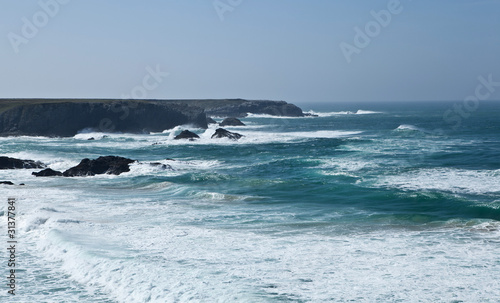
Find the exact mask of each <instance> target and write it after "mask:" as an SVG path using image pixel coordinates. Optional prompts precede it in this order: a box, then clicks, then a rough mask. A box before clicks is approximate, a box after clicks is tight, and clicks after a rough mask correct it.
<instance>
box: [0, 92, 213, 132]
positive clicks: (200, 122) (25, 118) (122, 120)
mask: <svg viewBox="0 0 500 303" xmlns="http://www.w3.org/2000/svg"><path fill="white" fill-rule="evenodd" d="M182 124H192V125H195V126H197V127H202V128H206V127H207V122H206V115H205V113H204V111H203V109H201V108H199V107H194V106H189V105H186V104H173V103H171V104H168V103H161V102H143V101H122V100H119V101H110V100H107V101H103V102H84V101H71V102H61V101H59V102H51V101H47V102H32V103H26V104H18V105H15V106H10V108H8V109H6V110H4V111H3V112H1V113H0V135H3V136H9V135H31V136H56V137H68V136H74V135H75V134H77V133H78V132H79V131H81V130H83V129H92V130H95V131H102V132H126V133H145V132H159V131H162V130H165V129H169V128H173V127H175V126H178V125H182Z"/></svg>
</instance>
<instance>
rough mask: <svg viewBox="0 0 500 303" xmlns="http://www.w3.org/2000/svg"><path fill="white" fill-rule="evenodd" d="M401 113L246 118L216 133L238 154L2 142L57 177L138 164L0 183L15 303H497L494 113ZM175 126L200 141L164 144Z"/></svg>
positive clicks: (81, 137) (6, 150) (221, 148)
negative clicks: (99, 163)
mask: <svg viewBox="0 0 500 303" xmlns="http://www.w3.org/2000/svg"><path fill="white" fill-rule="evenodd" d="M406 106H407V108H405V107H401V106H399V107H396V106H394V105H390V106H389V105H379V106H378V107H377V106H374V105H360V106H357V107H351V108H348V107H346V108H339V106H336V107H332V108H325V109H323V110H318V109H316V110H315V111H314V112H310V113H311V114H317V115H318V117H307V118H293V119H289V118H283V117H280V118H275V117H268V116H261V115H249V116H248V117H246V118H244V119H242V120H243V122H244V123H245V124H247V125H248V127H227V129H228V130H230V131H233V132H238V133H241V134H243V135H244V136H245V137H243V138H242V139H241V140H239V141H231V140H225V139H220V140H219V139H211V135H212V134H213V133H214V132H215V129H216V128H217V126H216V125H211V126H210V128H209V129H207V130H204V129H197V128H193V127H191V126H188V125H185V126H180V127H176V128H174V129H171V130H165V131H164V132H161V133H154V134H102V133H81V134H78V135H76V136H75V137H73V138H43V137H18V138H0V141H1V145H0V154H1V155H5V156H10V157H16V158H23V159H32V160H40V161H42V162H44V163H46V164H47V165H48V166H49V167H51V168H53V169H56V170H60V171H64V170H65V169H68V168H70V167H71V166H74V165H76V164H78V163H79V161H80V160H81V159H83V158H97V157H99V156H106V155H117V156H124V157H129V158H132V159H135V160H138V162H136V163H133V164H132V165H131V167H130V172H127V173H124V174H121V175H119V176H114V175H100V176H95V177H86V178H62V177H49V178H35V177H34V176H32V175H31V173H32V172H34V171H38V170H32V169H28V170H0V180H10V181H12V182H14V183H15V184H16V185H15V186H7V185H0V190H1V192H2V197H4V198H3V199H4V201H3V202H1V203H0V213H2V214H3V216H1V220H0V226H3V227H5V226H7V221H6V220H7V219H6V216H5V213H6V211H7V203H6V201H7V197H16V198H17V199H18V219H17V220H18V221H17V222H18V226H17V228H18V236H19V247H20V254H19V264H20V267H21V269H22V270H21V271H20V272H19V277H20V278H19V282H18V283H19V284H18V285H19V292H18V293H19V295H18V296H16V299H19V300H18V301H19V302H107V303H108V302H432V301H436V300H438V301H442V302H496V301H497V299H498V298H499V297H500V285H499V284H500V282H499V280H498V276H500V257H499V256H500V223H499V222H500V191H499V186H498V185H499V184H500V179H499V178H500V164H499V162H498V151H499V150H500V124H499V123H500V122H499V121H498V118H497V117H498V114H499V113H500V108H499V106H498V105H496V104H490V105H488V104H483V105H482V107H481V108H480V109H479V110H478V111H477V112H475V114H474V115H472V116H471V117H470V118H469V120H468V121H467V123H464V127H463V128H462V129H460V130H449V128H448V129H447V127H448V126H447V125H446V122H445V121H443V120H442V112H440V111H439V110H436V109H434V108H432V107H429V108H424V109H421V107H419V106H417V105H415V106H412V105H411V104H408V105H406ZM359 108H364V109H370V111H365V110H359ZM438 128H439V129H442V130H448V131H445V132H444V135H442V136H440V135H436V132H431V131H428V130H433V129H438ZM184 129H189V130H191V131H194V132H196V133H197V134H198V135H199V136H200V139H199V140H197V141H183V140H174V139H173V138H174V137H175V135H176V134H178V133H180V132H181V131H182V130H184ZM91 137H93V138H94V140H88V139H89V138H91ZM153 162H155V163H160V164H161V165H157V164H155V165H151V163H153ZM162 165H164V166H162ZM19 183H25V184H26V185H25V186H19V185H18V184H19ZM2 241H4V243H6V238H5V236H3V238H2ZM5 257H6V255H5V251H4V253H2V259H3V260H5V259H6V258H5ZM2 274H3V275H4V276H6V274H7V272H6V270H5V267H4V269H3V270H2ZM7 299H8V297H7V296H6V292H2V293H0V301H2V302H3V301H6V300H7Z"/></svg>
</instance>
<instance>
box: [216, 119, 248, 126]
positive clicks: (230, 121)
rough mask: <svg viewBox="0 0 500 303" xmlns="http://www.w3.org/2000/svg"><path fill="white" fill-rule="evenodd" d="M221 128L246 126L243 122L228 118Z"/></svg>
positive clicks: (221, 124)
mask: <svg viewBox="0 0 500 303" xmlns="http://www.w3.org/2000/svg"><path fill="white" fill-rule="evenodd" d="M219 125H220V126H245V124H244V123H243V122H241V121H240V120H239V119H236V118H226V119H224V120H223V121H222V122H221V123H219Z"/></svg>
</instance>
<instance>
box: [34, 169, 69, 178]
mask: <svg viewBox="0 0 500 303" xmlns="http://www.w3.org/2000/svg"><path fill="white" fill-rule="evenodd" d="M31 174H32V175H33V176H36V177H54V176H62V175H63V173H62V172H60V171H57V170H53V169H51V168H47V169H44V170H42V171H39V172H37V173H36V172H32V173H31Z"/></svg>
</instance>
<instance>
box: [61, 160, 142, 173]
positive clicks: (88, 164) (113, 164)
mask: <svg viewBox="0 0 500 303" xmlns="http://www.w3.org/2000/svg"><path fill="white" fill-rule="evenodd" d="M133 162H135V160H131V159H127V158H123V157H117V156H106V157H99V158H97V159H95V160H90V159H87V158H86V159H83V160H82V161H81V162H80V164H78V165H77V166H75V167H72V168H70V169H68V170H66V171H65V172H64V173H63V176H65V177H82V176H94V175H101V174H110V175H111V174H113V175H119V174H121V173H124V172H128V171H130V167H129V164H130V163H133Z"/></svg>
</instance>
